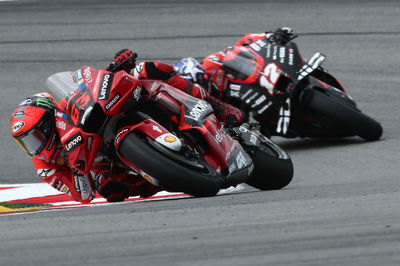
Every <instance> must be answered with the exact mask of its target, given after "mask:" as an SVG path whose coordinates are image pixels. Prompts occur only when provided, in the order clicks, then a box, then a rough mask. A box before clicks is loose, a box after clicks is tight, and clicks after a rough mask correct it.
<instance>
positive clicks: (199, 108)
mask: <svg viewBox="0 0 400 266" xmlns="http://www.w3.org/2000/svg"><path fill="white" fill-rule="evenodd" d="M207 109H208V104H207V103H206V102H205V101H203V100H199V101H197V103H196V104H195V105H194V106H193V108H192V109H191V110H190V112H189V114H190V116H188V118H191V119H193V120H195V121H198V120H199V118H200V117H201V115H202V114H203V113H204V112H205V111H206V110H207Z"/></svg>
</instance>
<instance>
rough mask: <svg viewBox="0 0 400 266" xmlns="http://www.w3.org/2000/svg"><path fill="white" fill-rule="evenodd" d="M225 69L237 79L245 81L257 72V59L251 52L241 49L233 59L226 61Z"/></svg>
mask: <svg viewBox="0 0 400 266" xmlns="http://www.w3.org/2000/svg"><path fill="white" fill-rule="evenodd" d="M224 69H225V71H226V72H227V73H229V74H232V75H233V76H234V77H235V79H240V80H245V79H247V78H248V77H249V76H250V75H251V74H253V73H254V71H255V70H256V57H255V55H253V54H252V53H251V52H249V51H247V50H245V49H241V50H240V52H239V53H238V54H237V55H236V56H235V57H234V58H233V59H228V60H224Z"/></svg>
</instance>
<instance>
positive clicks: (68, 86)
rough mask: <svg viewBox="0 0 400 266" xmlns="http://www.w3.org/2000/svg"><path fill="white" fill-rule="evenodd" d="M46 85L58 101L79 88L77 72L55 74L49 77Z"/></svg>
mask: <svg viewBox="0 0 400 266" xmlns="http://www.w3.org/2000/svg"><path fill="white" fill-rule="evenodd" d="M46 87H47V90H48V92H49V93H50V94H51V95H52V96H53V97H54V98H55V100H56V101H57V102H58V101H60V100H61V99H63V98H65V97H66V96H68V95H70V94H71V93H72V92H73V91H75V90H76V89H78V82H77V78H76V72H71V71H67V72H59V73H56V74H53V75H51V76H50V77H48V78H47V80H46Z"/></svg>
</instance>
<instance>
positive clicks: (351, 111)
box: [307, 90, 383, 141]
mask: <svg viewBox="0 0 400 266" xmlns="http://www.w3.org/2000/svg"><path fill="white" fill-rule="evenodd" d="M307 96H308V97H307V99H308V108H309V109H310V110H311V112H313V113H315V114H317V115H321V116H323V117H325V118H327V119H329V120H330V121H331V123H332V124H334V125H336V126H337V127H338V128H340V129H341V130H343V131H344V132H346V133H349V134H352V135H358V136H360V137H361V138H363V139H365V140H367V141H373V140H378V139H379V138H380V137H381V136H382V132H383V129H382V126H381V124H380V123H379V122H377V121H375V120H374V119H372V118H371V117H369V116H367V115H365V114H363V113H362V112H361V111H359V110H358V109H355V108H354V107H351V106H349V105H346V104H344V103H341V102H339V101H337V100H335V99H333V98H330V97H329V96H327V95H325V94H324V93H322V92H320V91H316V90H309V91H307Z"/></svg>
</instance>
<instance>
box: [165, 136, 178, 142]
mask: <svg viewBox="0 0 400 266" xmlns="http://www.w3.org/2000/svg"><path fill="white" fill-rule="evenodd" d="M164 140H165V141H166V142H168V143H172V142H175V141H176V137H174V136H172V135H168V136H166V137H165V138H164Z"/></svg>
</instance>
